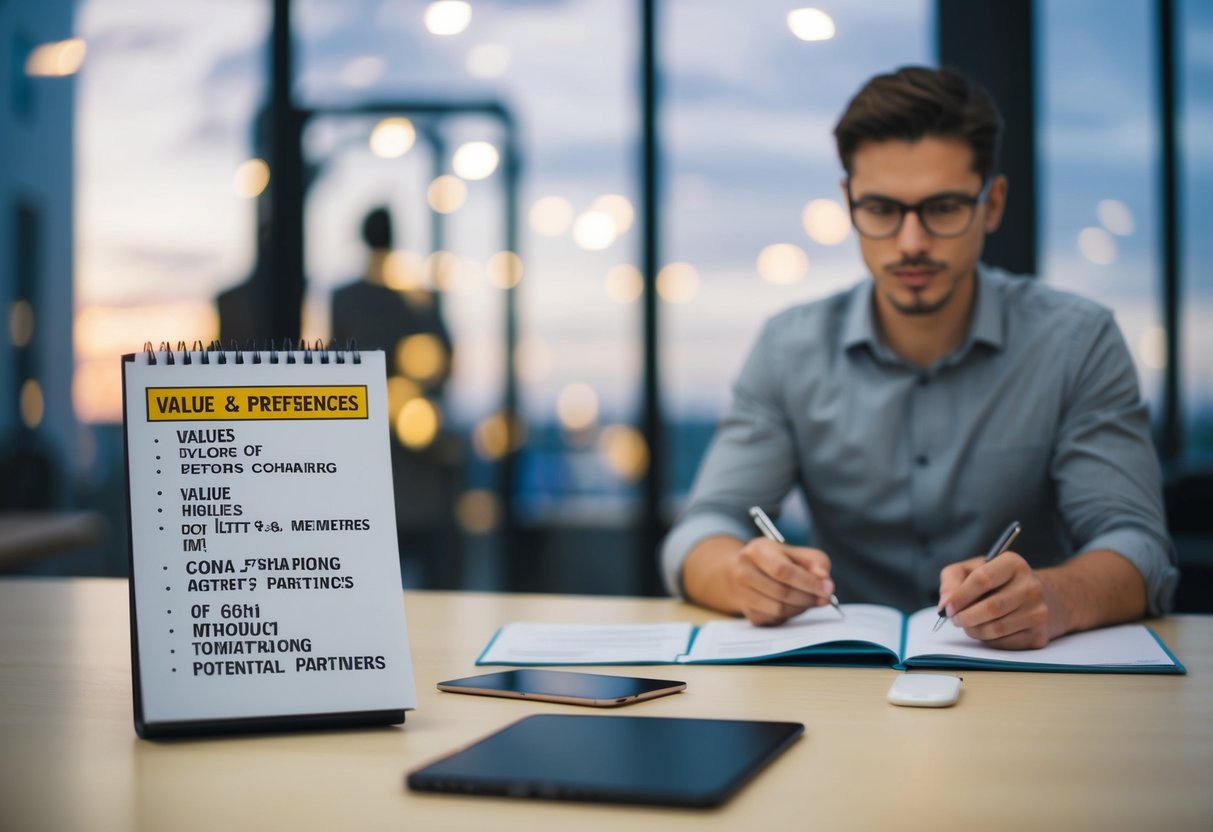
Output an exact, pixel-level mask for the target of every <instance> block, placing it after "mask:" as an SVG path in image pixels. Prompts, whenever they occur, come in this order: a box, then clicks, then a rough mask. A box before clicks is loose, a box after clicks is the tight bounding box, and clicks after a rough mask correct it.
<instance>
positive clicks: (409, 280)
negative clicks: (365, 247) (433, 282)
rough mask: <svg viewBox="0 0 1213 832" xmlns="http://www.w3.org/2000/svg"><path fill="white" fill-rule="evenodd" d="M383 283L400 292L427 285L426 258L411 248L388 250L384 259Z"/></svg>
mask: <svg viewBox="0 0 1213 832" xmlns="http://www.w3.org/2000/svg"><path fill="white" fill-rule="evenodd" d="M383 285H385V286H387V287H388V288H389V289H395V290H396V291H398V292H407V291H411V290H414V289H420V288H422V287H423V286H424V285H425V258H423V257H422V256H421V255H420V254H418V253H417V252H415V251H411V250H409V249H397V250H395V251H391V252H388V255H387V257H385V258H384V259H383Z"/></svg>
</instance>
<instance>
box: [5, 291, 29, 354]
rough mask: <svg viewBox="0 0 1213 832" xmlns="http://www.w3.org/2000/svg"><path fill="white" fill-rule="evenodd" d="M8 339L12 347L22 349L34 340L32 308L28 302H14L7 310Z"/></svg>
mask: <svg viewBox="0 0 1213 832" xmlns="http://www.w3.org/2000/svg"><path fill="white" fill-rule="evenodd" d="M8 337H9V340H10V341H12V344H13V346H14V347H18V348H20V347H24V346H27V345H28V344H29V342H30V341H32V340H33V338H34V307H33V306H31V305H30V302H29V301H28V300H15V301H13V303H12V305H11V306H9V308H8Z"/></svg>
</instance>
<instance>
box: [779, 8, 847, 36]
mask: <svg viewBox="0 0 1213 832" xmlns="http://www.w3.org/2000/svg"><path fill="white" fill-rule="evenodd" d="M788 28H789V29H791V30H792V34H793V35H795V36H796V37H798V38H800V39H801V40H804V41H817V40H829V39H830V38H832V37H834V32H835V28H834V19H833V18H831V17H830V16H829V15H828V14H826V13H825V12H823V11H822V10H821V9H811V8H808V9H793V10H792V11H790V12H788Z"/></svg>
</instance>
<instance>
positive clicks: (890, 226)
mask: <svg viewBox="0 0 1213 832" xmlns="http://www.w3.org/2000/svg"><path fill="white" fill-rule="evenodd" d="M993 181H994V178H993V177H990V178H988V179H986V181H985V183H984V184H982V186H981V190H980V191H978V192H977V195H976V196H970V195H969V194H960V193H950V192H949V193H942V194H935V195H933V196H929V197H927V198H926V199H924V200H920V201H919V202H915V203H914V204H913V205H910V204H908V203H905V202H900V201H898V200H896V199H889V198H887V197H883V196H865V197H863V198H862V199H854V198H852V197H851V183H850V182H848V183H847V197H848V199H850V201H851V224H852V225H854V226H855V230H856V231H858V232H859V233H860V234H862V235H863V236H865V237H867V238H869V239H872V240H884V239H888V238H889V237H892V236H894V235H895V234H896V233H897V232H898V231H900V230H901V224H902V223H903V222H904V221H905V218H906V214H917V215H918V221H919V222H920V223H922V227H923V228H924V229H926V232H927V233H928V234H930V235H931V236H932V237H959V236H960V235H961V234H964V233H965V232H966V231H968V230H969V226H970V225H972V224H973V217H975V216H976V215H977V206H978V205H980V204H981V203H982V202H984V201H985V199H986V197H987V196H988V195H989V193H990V184H991V183H992V182H993Z"/></svg>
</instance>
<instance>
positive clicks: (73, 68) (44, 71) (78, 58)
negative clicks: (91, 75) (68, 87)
mask: <svg viewBox="0 0 1213 832" xmlns="http://www.w3.org/2000/svg"><path fill="white" fill-rule="evenodd" d="M86 51H87V48H86V47H85V44H84V41H83V40H82V39H80V38H69V39H68V40H57V41H54V42H52V43H44V44H41V45H40V46H37V47H35V48H34V50H33V51H32V52H30V53H29V57H28V58H26V59H25V74H26V75H29V76H32V77H35V78H62V77H64V76H66V75H74V74H76V72H78V71H79V70H80V65H81V64H83V63H84V54H85V52H86Z"/></svg>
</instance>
